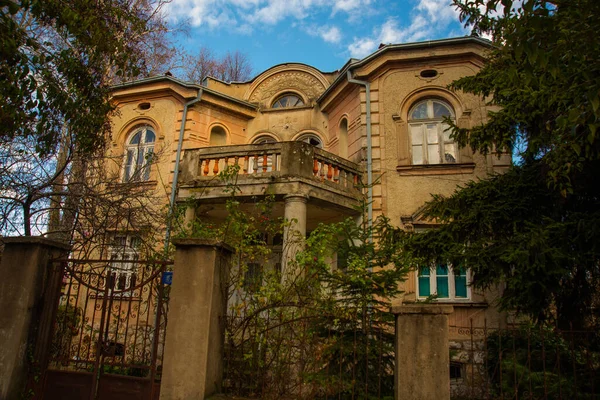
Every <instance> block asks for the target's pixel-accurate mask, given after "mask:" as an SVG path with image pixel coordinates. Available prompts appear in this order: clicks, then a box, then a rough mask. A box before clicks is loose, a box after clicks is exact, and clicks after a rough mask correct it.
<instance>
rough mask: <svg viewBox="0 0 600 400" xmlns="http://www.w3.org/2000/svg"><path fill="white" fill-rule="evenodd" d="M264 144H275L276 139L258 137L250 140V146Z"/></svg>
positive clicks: (264, 136) (266, 136)
mask: <svg viewBox="0 0 600 400" xmlns="http://www.w3.org/2000/svg"><path fill="white" fill-rule="evenodd" d="M265 143H277V139H275V138H274V137H273V136H271V135H259V136H257V137H256V138H254V139H253V140H252V144H265Z"/></svg>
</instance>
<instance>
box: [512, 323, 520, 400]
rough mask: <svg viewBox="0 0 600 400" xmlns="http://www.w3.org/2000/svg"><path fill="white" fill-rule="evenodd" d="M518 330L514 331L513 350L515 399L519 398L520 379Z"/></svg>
mask: <svg viewBox="0 0 600 400" xmlns="http://www.w3.org/2000/svg"><path fill="white" fill-rule="evenodd" d="M516 340H517V338H516V331H512V350H513V365H512V368H513V380H514V384H513V386H514V388H513V389H514V391H515V400H519V380H518V379H517V343H516Z"/></svg>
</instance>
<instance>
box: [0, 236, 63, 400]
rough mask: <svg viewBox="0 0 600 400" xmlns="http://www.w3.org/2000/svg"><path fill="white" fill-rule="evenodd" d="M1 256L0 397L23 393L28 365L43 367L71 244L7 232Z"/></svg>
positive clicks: (8, 398)
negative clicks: (56, 261) (57, 260)
mask: <svg viewBox="0 0 600 400" xmlns="http://www.w3.org/2000/svg"><path fill="white" fill-rule="evenodd" d="M3 241H4V252H3V253H2V261H1V262H0V305H1V307H0V399H6V400H13V399H21V398H22V395H23V391H24V390H25V386H26V382H27V374H28V365H29V364H36V365H35V367H36V368H37V369H39V370H43V369H44V368H45V366H46V363H47V357H48V354H47V353H48V349H49V346H50V343H51V340H52V338H51V334H52V322H53V318H54V311H55V309H56V306H57V304H58V298H59V296H60V288H61V282H62V273H63V270H62V266H61V265H58V264H53V263H51V262H50V260H51V259H53V258H59V257H65V256H66V255H67V254H68V251H69V249H70V246H69V245H67V244H64V243H61V242H57V241H54V240H50V239H45V238H41V237H31V236H27V237H6V238H4V239H3Z"/></svg>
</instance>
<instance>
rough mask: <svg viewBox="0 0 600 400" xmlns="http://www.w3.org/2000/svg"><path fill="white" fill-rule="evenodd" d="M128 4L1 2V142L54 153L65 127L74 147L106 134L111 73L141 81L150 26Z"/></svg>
mask: <svg viewBox="0 0 600 400" xmlns="http://www.w3.org/2000/svg"><path fill="white" fill-rule="evenodd" d="M131 3H132V2H130V1H126V0H110V1H108V0H106V1H104V0H103V1H93V2H90V1H87V0H60V1H58V0H1V1H0V38H1V39H0V93H1V95H0V138H1V139H2V140H3V141H5V142H6V141H11V140H12V139H14V138H26V139H31V141H32V142H33V146H35V149H36V150H37V152H39V153H40V154H42V155H46V154H49V153H52V152H53V151H55V149H56V147H57V145H58V143H59V141H60V138H61V129H62V128H63V126H64V125H65V124H66V125H67V126H68V127H69V128H68V129H69V131H70V133H71V135H72V137H74V138H75V140H76V142H77V143H76V147H77V148H78V149H80V150H82V151H83V150H91V149H94V148H97V147H98V146H99V145H101V144H102V142H103V140H104V137H105V136H104V134H105V133H107V132H108V130H109V125H108V113H109V112H110V111H111V109H112V107H111V105H110V103H109V101H108V87H107V82H106V80H105V79H104V78H105V76H106V75H107V73H108V71H113V72H114V73H115V74H116V75H117V76H121V77H127V76H135V75H137V74H138V72H139V71H140V70H141V69H143V68H144V63H143V58H140V57H136V55H137V53H136V52H135V51H134V50H135V47H134V46H135V43H136V42H135V40H133V39H134V38H135V37H136V35H140V34H141V33H143V32H144V31H145V30H146V29H147V24H148V20H146V19H144V18H142V17H141V16H140V15H138V14H137V12H136V11H138V10H137V9H135V8H134V7H131Z"/></svg>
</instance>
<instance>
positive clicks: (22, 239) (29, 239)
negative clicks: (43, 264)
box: [0, 236, 71, 251]
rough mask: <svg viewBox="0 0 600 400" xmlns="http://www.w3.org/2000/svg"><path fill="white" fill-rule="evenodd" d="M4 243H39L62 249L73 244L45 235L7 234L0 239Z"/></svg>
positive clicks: (66, 248) (68, 248) (68, 247)
mask: <svg viewBox="0 0 600 400" xmlns="http://www.w3.org/2000/svg"><path fill="white" fill-rule="evenodd" d="M0 241H2V242H3V243H4V244H29V245H32V244H37V245H41V246H48V247H55V248H58V249H61V250H67V251H69V250H71V245H70V244H68V243H65V242H61V241H58V240H54V239H48V238H45V237H43V236H5V237H3V238H1V239H0Z"/></svg>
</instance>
